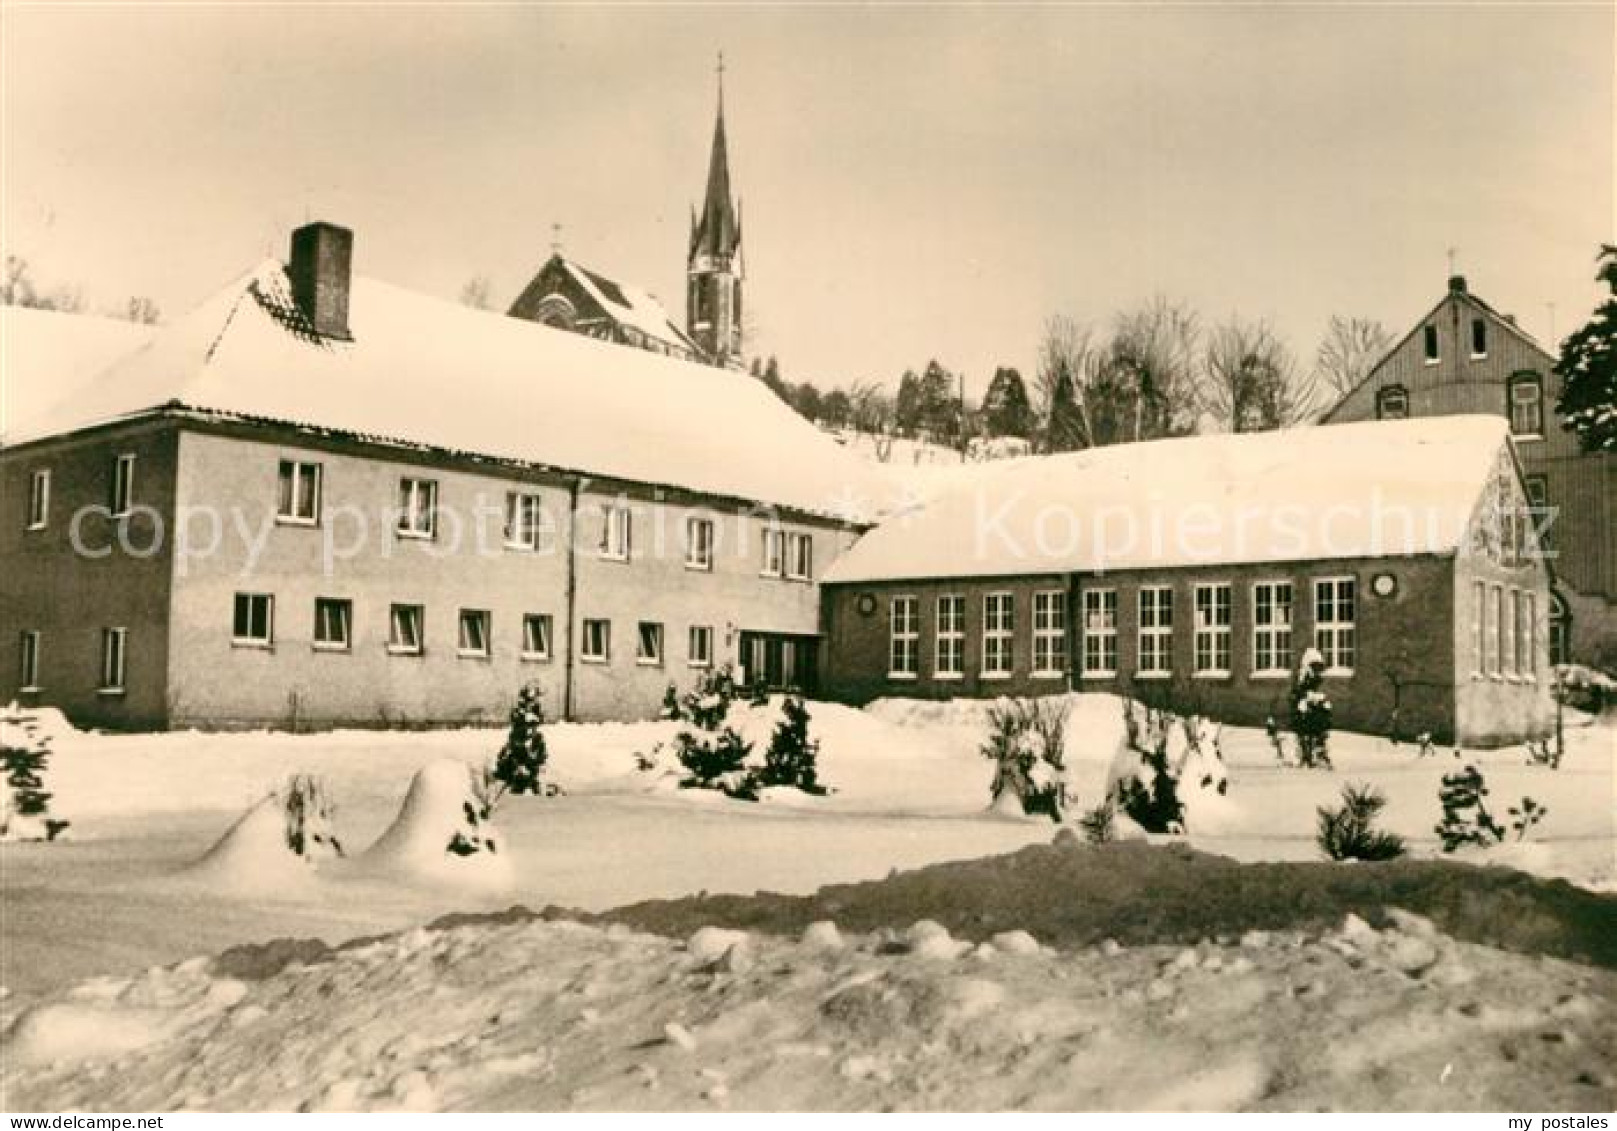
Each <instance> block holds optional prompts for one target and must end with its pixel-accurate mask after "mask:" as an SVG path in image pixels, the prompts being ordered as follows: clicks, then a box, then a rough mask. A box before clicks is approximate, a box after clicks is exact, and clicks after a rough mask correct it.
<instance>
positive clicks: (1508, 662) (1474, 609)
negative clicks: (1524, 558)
mask: <svg viewBox="0 0 1617 1131" xmlns="http://www.w3.org/2000/svg"><path fill="white" fill-rule="evenodd" d="M1539 631H1540V630H1539V619H1538V594H1536V593H1534V592H1533V591H1531V590H1524V589H1519V588H1517V587H1515V586H1511V585H1504V584H1501V583H1498V582H1487V581H1476V582H1473V583H1472V592H1471V676H1472V678H1473V679H1497V680H1510V681H1522V682H1528V683H1531V682H1534V681H1536V680H1537V679H1538V676H1539V662H1540V661H1539ZM1552 643H1553V642H1552Z"/></svg>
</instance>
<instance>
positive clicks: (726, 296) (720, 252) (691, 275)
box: [685, 52, 742, 366]
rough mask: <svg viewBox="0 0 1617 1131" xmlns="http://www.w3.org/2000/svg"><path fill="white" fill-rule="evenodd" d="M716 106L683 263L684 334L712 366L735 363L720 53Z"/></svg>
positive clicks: (735, 301)
mask: <svg viewBox="0 0 1617 1131" xmlns="http://www.w3.org/2000/svg"><path fill="white" fill-rule="evenodd" d="M718 85H719V107H718V116H717V118H716V120H715V122H714V125H713V150H712V153H711V155H710V156H709V158H708V167H707V192H706V194H705V195H704V196H703V198H702V207H701V211H700V212H698V211H697V210H696V209H695V208H692V209H691V240H690V253H689V256H688V258H687V260H686V278H687V288H686V301H685V330H686V333H687V334H688V335H689V336H690V337H691V339H692V340H693V341H695V342H696V344H697V345H698V346H700V347H701V349H702V351H703V352H704V353H705V354H706V355H707V357H708V360H709V361H711V362H712V363H713V364H714V365H721V366H739V365H740V364H741V281H742V263H741V209H740V207H739V205H738V204H737V203H736V201H735V199H734V198H733V197H732V196H731V193H730V153H729V144H728V141H727V139H726V137H725V132H724V53H723V52H720V53H719V64H718Z"/></svg>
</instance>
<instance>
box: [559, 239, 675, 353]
mask: <svg viewBox="0 0 1617 1131" xmlns="http://www.w3.org/2000/svg"><path fill="white" fill-rule="evenodd" d="M561 262H562V264H563V266H565V267H566V268H567V272H568V274H570V275H571V276H572V277H573V278H574V279H575V280H577V282H578V285H579V286H581V287H583V288H584V290H585V291H587V292H588V293H589V296H590V297H591V298H593V299H594V300H595V301H596V302H598V303H600V305H601V309H603V310H605V311H606V312H607V313H608V314H610V315H611V316H612V317H613V318H614V319H615V320H616V321H618V322H619V323H621V324H622V325H625V326H629V327H632V328H634V329H635V330H638V331H639V332H640V333H642V334H644V335H646V336H647V337H649V338H653V339H655V340H657V341H659V342H663V343H665V344H667V345H670V346H673V347H675V348H676V349H681V350H687V351H689V352H690V353H691V354H693V355H694V354H700V353H701V352H702V351H701V350H700V349H699V348H698V347H697V345H696V343H695V342H693V341H691V340H690V338H688V337H686V336H685V332H684V331H683V330H681V329H680V328H679V327H678V326H677V325H675V324H674V320H673V319H672V318H670V317H669V316H668V311H667V310H665V309H664V308H663V304H662V303H660V302H658V301H657V299H656V296H654V295H653V294H651V292H649V291H643V290H641V289H640V288H639V287H633V286H630V285H628V284H627V283H619V282H615V281H614V280H612V279H608V278H607V277H606V276H604V275H598V274H596V273H595V272H594V271H591V270H590V269H589V268H588V267H584V266H582V265H580V264H577V263H574V262H573V261H572V260H570V259H562V261H561Z"/></svg>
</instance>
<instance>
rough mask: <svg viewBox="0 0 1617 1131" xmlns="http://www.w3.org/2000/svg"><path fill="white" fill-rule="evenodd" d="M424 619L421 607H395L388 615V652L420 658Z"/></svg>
mask: <svg viewBox="0 0 1617 1131" xmlns="http://www.w3.org/2000/svg"><path fill="white" fill-rule="evenodd" d="M424 619H425V617H424V613H423V610H422V608H421V606H420V605H394V606H393V607H392V609H391V610H390V611H389V614H388V625H387V650H388V651H389V652H396V653H398V654H399V655H402V656H419V655H420V654H421V646H422V636H421V629H422V621H423V620H424Z"/></svg>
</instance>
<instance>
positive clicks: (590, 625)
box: [579, 620, 612, 664]
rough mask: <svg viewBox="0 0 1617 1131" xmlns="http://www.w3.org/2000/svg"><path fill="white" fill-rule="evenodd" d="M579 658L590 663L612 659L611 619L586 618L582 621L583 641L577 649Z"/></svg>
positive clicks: (602, 662) (600, 662)
mask: <svg viewBox="0 0 1617 1131" xmlns="http://www.w3.org/2000/svg"><path fill="white" fill-rule="evenodd" d="M579 658H580V659H581V660H583V661H584V662H585V663H590V664H604V663H608V662H609V661H610V660H611V659H612V622H611V621H609V620H586V621H585V622H584V643H583V647H582V648H581V649H580V650H579Z"/></svg>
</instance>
